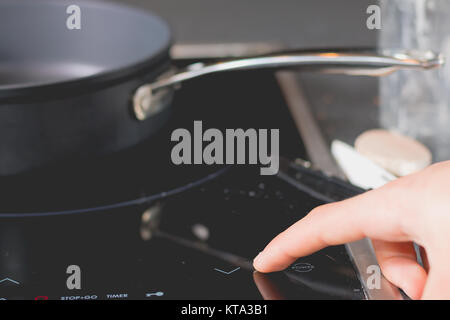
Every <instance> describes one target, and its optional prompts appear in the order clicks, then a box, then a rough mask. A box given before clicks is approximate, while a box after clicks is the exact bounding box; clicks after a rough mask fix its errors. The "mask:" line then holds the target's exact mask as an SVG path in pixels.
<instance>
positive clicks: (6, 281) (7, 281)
mask: <svg viewBox="0 0 450 320" xmlns="http://www.w3.org/2000/svg"><path fill="white" fill-rule="evenodd" d="M0 285H16V286H18V285H20V282H19V281H16V280H14V279H11V278H4V279H2V280H0Z"/></svg>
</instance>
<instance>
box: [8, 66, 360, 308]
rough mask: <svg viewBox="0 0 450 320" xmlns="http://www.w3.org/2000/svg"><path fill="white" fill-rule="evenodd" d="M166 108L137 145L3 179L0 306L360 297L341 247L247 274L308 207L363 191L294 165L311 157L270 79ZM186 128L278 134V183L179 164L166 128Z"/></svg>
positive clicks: (232, 80) (229, 169) (237, 82)
mask: <svg viewBox="0 0 450 320" xmlns="http://www.w3.org/2000/svg"><path fill="white" fill-rule="evenodd" d="M188 62H189V61H180V62H179V63H181V64H185V63H188ZM174 104H175V107H174V112H173V114H172V116H171V120H170V121H169V123H168V124H167V126H166V127H165V128H163V129H162V130H161V132H159V133H158V135H156V136H155V137H152V138H151V139H150V140H149V141H148V142H147V143H145V144H144V145H142V146H139V147H137V148H135V149H133V150H128V151H127V152H125V153H122V154H118V155H115V156H113V157H105V158H101V159H96V160H94V161H91V162H89V163H87V162H86V163H65V164H64V165H62V166H60V167H50V168H47V169H43V170H41V171H39V172H34V173H30V174H26V175H22V176H20V177H11V178H5V179H2V181H1V182H0V188H1V189H2V201H1V203H0V299H7V300H9V299H35V300H46V299H56V300H97V299H105V300H114V299H148V300H161V299H233V300H236V299H365V298H366V297H367V296H366V293H365V290H364V289H363V286H362V285H361V281H360V276H359V273H358V271H357V269H356V268H355V265H354V262H353V259H352V258H351V257H350V256H349V254H348V251H347V250H346V247H345V246H335V247H329V248H326V249H324V250H321V251H320V252H317V253H315V254H313V255H311V256H307V257H303V258H300V259H298V260H297V261H296V262H295V263H294V264H292V265H291V266H290V267H289V268H288V269H286V270H285V271H282V272H278V273H273V274H261V273H258V272H255V271H254V269H253V267H252V259H253V257H254V256H256V254H257V253H258V252H259V251H261V249H263V248H264V246H265V245H266V244H267V242H268V241H269V240H270V239H272V237H274V236H275V235H276V234H278V233H279V232H281V231H282V230H284V229H285V228H286V227H288V226H289V225H290V224H292V223H293V222H295V221H297V220H299V219H301V218H302V217H303V216H305V215H306V214H307V213H308V212H309V211H310V210H311V209H312V208H314V207H315V206H318V205H320V204H323V203H324V202H326V201H327V199H331V200H333V199H334V200H338V199H342V198H346V197H349V196H352V195H354V194H357V193H359V192H361V190H358V189H355V188H353V187H351V186H349V185H347V184H346V183H343V182H340V181H338V180H333V179H331V178H329V177H327V176H325V175H323V174H321V173H320V172H315V171H313V170H311V169H308V168H306V167H305V166H304V165H300V164H298V163H299V161H298V159H300V158H301V159H307V155H306V152H305V149H304V146H303V143H302V139H301V137H300V135H299V133H298V130H297V128H296V126H295V123H294V121H293V119H292V117H291V114H290V112H289V109H288V107H287V105H286V102H285V100H284V98H283V95H282V93H281V91H280V87H279V83H278V81H277V79H276V78H275V76H274V75H273V74H272V73H270V72H261V71H251V72H235V73H229V74H220V75H215V76H211V77H208V78H205V79H201V80H194V81H192V82H189V83H187V84H186V85H184V86H183V87H182V88H181V89H180V90H178V91H177V93H176V95H175V100H174ZM195 120H202V121H203V123H205V124H207V125H208V126H209V127H214V128H227V127H228V128H229V127H232V128H279V129H280V155H281V157H282V159H283V163H284V165H283V166H282V167H283V168H282V170H281V171H280V174H278V175H268V176H262V175H260V172H259V168H258V167H256V166H254V165H228V166H226V165H216V166H177V165H174V164H173V163H172V162H171V161H170V148H171V146H172V145H171V140H170V133H171V132H172V131H173V129H174V128H180V127H181V128H191V127H192V123H193V121H195ZM296 159H297V161H296ZM296 162H297V164H296ZM321 195H324V196H321ZM331 200H330V201H331ZM75 274H76V276H77V278H74V275H75Z"/></svg>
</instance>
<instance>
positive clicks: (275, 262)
mask: <svg viewBox="0 0 450 320" xmlns="http://www.w3.org/2000/svg"><path fill="white" fill-rule="evenodd" d="M291 260H294V259H293V258H290V257H289V258H288V257H286V255H285V254H283V252H282V251H281V250H279V249H278V248H277V247H274V246H268V247H266V249H264V251H262V252H260V253H259V254H258V255H257V256H256V257H255V259H254V260H253V267H254V268H255V269H256V270H257V271H259V272H262V273H268V272H275V271H281V270H284V269H286V268H287V267H288V266H289V264H290V263H291V262H292V261H291Z"/></svg>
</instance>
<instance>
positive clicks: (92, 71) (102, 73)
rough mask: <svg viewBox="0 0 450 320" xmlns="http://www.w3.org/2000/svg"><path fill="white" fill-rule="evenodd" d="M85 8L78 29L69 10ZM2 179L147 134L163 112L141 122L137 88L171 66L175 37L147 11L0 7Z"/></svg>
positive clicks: (32, 4)
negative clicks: (134, 105) (135, 106)
mask: <svg viewBox="0 0 450 320" xmlns="http://www.w3.org/2000/svg"><path fill="white" fill-rule="evenodd" d="M73 3H77V4H79V6H80V7H81V22H82V24H81V29H80V30H69V29H68V28H67V26H66V20H67V19H68V18H69V16H70V15H69V14H67V13H66V9H67V7H68V6H69V5H71V4H73ZM0 26H1V27H0V175H11V174H14V173H18V172H22V171H26V170H29V169H31V168H34V167H39V166H42V165H47V164H49V163H51V162H55V161H58V160H62V159H67V158H70V157H76V158H79V157H85V156H92V155H101V154H106V153H110V152H115V151H118V150H121V149H124V148H127V147H130V146H133V145H135V144H138V143H139V142H141V141H142V140H143V139H146V138H148V137H149V136H150V135H151V134H152V133H153V132H155V131H156V130H158V128H159V127H161V125H162V124H163V123H164V120H165V119H166V118H167V117H168V111H169V109H168V108H166V109H164V110H161V112H159V113H157V114H154V115H153V116H152V117H151V118H148V119H146V120H145V121H138V120H136V118H135V117H134V115H133V114H132V112H130V108H129V105H130V100H131V99H132V97H133V94H134V91H135V90H136V88H137V87H139V86H140V85H142V84H143V83H146V82H148V81H150V80H152V79H154V78H155V77H156V76H158V75H159V74H161V73H162V72H164V71H165V70H166V69H167V68H168V66H169V63H170V60H169V48H170V44H171V33H170V30H169V28H168V26H167V24H166V23H165V22H164V21H163V20H161V19H160V18H158V17H156V16H154V15H153V14H151V13H148V12H142V11H139V10H137V9H134V8H129V7H125V6H120V5H117V4H111V3H102V2H96V1H81V2H80V1H75V2H74V1H70V2H67V1H61V0H53V1H50V0H44V1H42V0H33V1H22V0H11V1H9V0H6V1H5V0H2V1H1V3H0Z"/></svg>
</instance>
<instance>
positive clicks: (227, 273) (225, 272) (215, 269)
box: [214, 267, 241, 275]
mask: <svg viewBox="0 0 450 320" xmlns="http://www.w3.org/2000/svg"><path fill="white" fill-rule="evenodd" d="M240 268H241V267H237V268H235V269H233V270H231V271H223V270H221V269H219V268H214V271H217V272H220V273H224V274H226V275H229V274H232V273H233V272H236V271H238V270H239V269H240Z"/></svg>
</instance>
